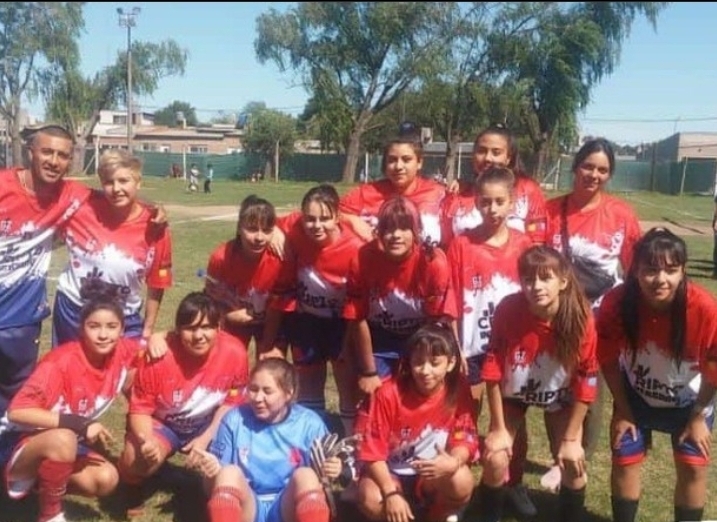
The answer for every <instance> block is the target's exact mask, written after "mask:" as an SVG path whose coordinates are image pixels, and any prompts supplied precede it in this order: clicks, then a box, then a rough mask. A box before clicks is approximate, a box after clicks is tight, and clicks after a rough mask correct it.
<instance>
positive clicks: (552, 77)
mask: <svg viewBox="0 0 717 522" xmlns="http://www.w3.org/2000/svg"><path fill="white" fill-rule="evenodd" d="M539 5H540V6H541V9H542V14H541V16H540V19H539V20H538V21H537V23H536V26H535V27H536V29H537V30H535V31H524V32H521V33H520V34H514V35H509V34H502V35H499V36H496V38H495V41H494V45H493V47H492V52H494V53H495V55H494V59H495V62H496V63H497V64H499V66H500V69H501V71H502V72H503V76H502V79H503V81H504V82H506V83H508V84H519V85H521V86H522V87H523V88H525V97H524V103H523V106H522V119H523V122H524V124H525V128H526V129H527V131H528V135H529V136H530V139H531V142H532V144H533V152H534V155H535V156H536V158H537V159H536V161H535V163H536V171H537V173H538V175H539V176H541V175H542V174H543V171H544V170H545V165H546V162H547V159H548V156H549V152H550V150H551V149H556V148H558V147H560V145H561V142H562V143H563V144H564V143H565V142H566V141H567V142H571V141H572V142H574V140H575V137H576V136H575V135H576V115H577V113H578V111H579V110H581V109H584V108H585V107H586V106H587V105H588V103H589V102H590V93H591V91H592V89H593V87H594V86H595V85H597V84H598V83H599V82H600V81H601V80H602V79H603V78H605V77H606V76H608V75H610V74H611V73H612V72H613V71H614V69H615V67H616V66H617V64H618V63H619V59H620V54H621V49H622V44H623V42H624V41H625V39H626V38H627V37H628V36H629V34H630V29H631V26H632V24H633V22H634V21H635V19H636V18H637V17H638V16H644V17H645V18H646V19H647V20H648V21H649V22H650V24H651V25H652V26H653V28H656V23H657V16H658V14H659V13H660V11H662V10H663V9H664V8H665V7H666V6H667V5H668V2H571V3H567V2H565V3H563V2H554V3H549V4H546V3H539Z"/></svg>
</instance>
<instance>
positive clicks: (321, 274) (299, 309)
mask: <svg viewBox="0 0 717 522" xmlns="http://www.w3.org/2000/svg"><path fill="white" fill-rule="evenodd" d="M284 221H285V223H284V226H285V227H286V228H285V230H284V232H285V236H286V240H287V245H288V247H289V248H288V249H287V250H288V254H287V256H286V259H285V260H284V264H283V268H282V272H281V276H280V277H279V280H278V281H277V283H276V284H275V285H274V287H273V289H272V300H271V304H270V307H269V310H268V311H267V319H266V325H265V335H264V342H263V343H262V346H261V347H260V351H259V352H260V353H259V356H260V357H263V356H264V355H265V354H270V355H280V353H276V351H275V349H274V342H275V339H276V333H277V330H278V327H279V325H284V326H285V329H286V332H287V336H288V340H289V343H290V344H291V353H292V362H293V363H294V365H295V366H296V370H297V373H298V375H299V387H298V389H299V391H298V397H297V401H298V403H299V404H302V405H303V406H306V407H307V408H310V409H312V410H314V411H316V412H317V413H319V414H320V415H325V413H326V399H325V396H324V387H325V385H326V371H327V363H328V362H331V366H332V369H333V374H334V379H335V381H336V386H337V389H338V395H339V414H340V416H341V420H342V423H343V427H344V431H345V432H346V434H347V435H348V434H350V433H351V432H352V431H353V419H354V417H355V416H356V412H355V409H356V403H357V402H358V393H357V391H358V389H357V387H356V373H355V371H354V367H353V365H352V364H350V362H351V355H352V354H351V353H350V352H349V348H348V347H347V342H348V340H347V339H346V320H345V319H344V318H343V317H341V314H342V312H343V307H344V301H345V299H346V279H347V275H348V271H349V265H350V264H351V262H352V261H353V259H354V258H355V257H356V256H357V255H358V250H359V248H360V247H361V246H362V245H363V244H364V243H365V242H364V241H363V240H362V239H361V238H360V237H358V235H356V234H355V233H354V232H353V231H352V230H351V229H350V227H348V226H343V225H342V224H341V223H340V218H339V195H338V192H336V189H335V188H334V187H333V186H332V185H328V184H322V185H318V186H316V187H313V188H311V189H310V190H309V191H308V192H307V193H306V194H305V195H304V197H303V199H302V201H301V210H300V212H297V213H296V215H293V216H289V218H288V219H285V220H284Z"/></svg>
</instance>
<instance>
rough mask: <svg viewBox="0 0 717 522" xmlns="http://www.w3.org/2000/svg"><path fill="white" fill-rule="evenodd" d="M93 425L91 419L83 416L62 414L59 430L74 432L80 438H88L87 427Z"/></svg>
mask: <svg viewBox="0 0 717 522" xmlns="http://www.w3.org/2000/svg"><path fill="white" fill-rule="evenodd" d="M90 424H91V421H90V420H89V419H86V418H85V417H83V416H82V415H74V414H72V413H60V421H59V423H58V425H57V427H58V428H63V429H68V430H71V431H74V432H75V433H76V434H77V435H79V436H80V437H86V436H87V426H89V425H90Z"/></svg>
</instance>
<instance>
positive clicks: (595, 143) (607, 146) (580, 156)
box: [573, 138, 615, 176]
mask: <svg viewBox="0 0 717 522" xmlns="http://www.w3.org/2000/svg"><path fill="white" fill-rule="evenodd" d="M596 152H602V153H603V154H605V156H607V162H608V164H609V165H610V176H612V174H613V172H615V150H614V149H613V147H612V144H611V143H610V142H609V141H608V140H606V139H605V138H593V139H591V140H588V141H586V142H585V143H583V146H582V147H580V150H578V152H577V153H576V154H575V157H574V158H573V173H574V172H576V171H577V170H578V167H579V166H580V165H581V164H582V162H583V161H585V160H586V159H587V157H588V156H590V155H591V154H595V153H596Z"/></svg>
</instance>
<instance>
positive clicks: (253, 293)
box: [204, 194, 284, 348]
mask: <svg viewBox="0 0 717 522" xmlns="http://www.w3.org/2000/svg"><path fill="white" fill-rule="evenodd" d="M276 221H277V218H276V211H275V210H274V206H273V205H272V204H271V203H269V202H268V201H267V200H265V199H263V198H260V197H258V196H256V195H254V194H252V195H249V196H247V197H246V198H244V200H243V201H242V203H241V206H240V207H239V219H238V221H237V231H236V237H235V238H234V239H231V240H230V241H227V242H224V243H222V244H221V245H219V246H218V247H216V248H215V249H214V251H213V252H212V253H211V255H210V256H209V262H208V264H207V278H206V281H205V286H204V291H205V292H206V293H207V294H209V295H210V296H212V297H214V298H215V299H216V300H217V301H219V302H220V303H221V304H222V305H223V306H224V307H225V309H224V324H223V329H224V330H225V331H227V332H228V333H230V334H232V335H234V336H235V337H237V338H239V339H240V340H241V341H242V342H243V343H244V346H246V347H247V348H248V347H249V343H250V342H251V341H252V340H254V342H255V343H256V345H257V346H258V345H259V344H260V343H261V338H262V334H263V329H264V319H265V317H266V308H267V300H268V299H269V294H270V291H271V288H272V286H273V285H274V284H275V282H276V280H277V278H278V277H279V273H280V271H281V266H282V261H281V259H280V258H279V257H278V256H277V255H276V254H274V252H273V251H272V250H271V248H269V245H270V243H271V240H272V237H273V232H274V229H275V226H276ZM282 338H283V337H282ZM276 341H277V342H278V339H277V340H276ZM282 347H284V346H283V342H282Z"/></svg>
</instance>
